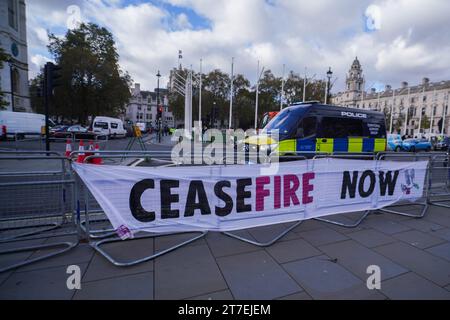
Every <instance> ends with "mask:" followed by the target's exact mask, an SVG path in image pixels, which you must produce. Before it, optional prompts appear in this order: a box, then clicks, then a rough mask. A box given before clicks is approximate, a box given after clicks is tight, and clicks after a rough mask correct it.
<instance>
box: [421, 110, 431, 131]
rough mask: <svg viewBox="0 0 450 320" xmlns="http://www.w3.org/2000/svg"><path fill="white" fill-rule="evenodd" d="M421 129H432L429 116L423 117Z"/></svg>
mask: <svg viewBox="0 0 450 320" xmlns="http://www.w3.org/2000/svg"><path fill="white" fill-rule="evenodd" d="M420 127H421V128H422V129H429V128H430V119H429V118H428V116H427V115H426V114H424V115H423V116H422V121H421V124H420Z"/></svg>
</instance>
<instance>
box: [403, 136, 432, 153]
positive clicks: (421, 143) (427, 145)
mask: <svg viewBox="0 0 450 320" xmlns="http://www.w3.org/2000/svg"><path fill="white" fill-rule="evenodd" d="M431 148H432V146H431V142H430V141H428V140H427V139H425V138H422V139H405V140H403V144H402V150H404V151H411V152H416V151H430V150H431Z"/></svg>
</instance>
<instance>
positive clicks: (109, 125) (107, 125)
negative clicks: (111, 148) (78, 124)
mask: <svg viewBox="0 0 450 320" xmlns="http://www.w3.org/2000/svg"><path fill="white" fill-rule="evenodd" d="M92 131H94V132H95V133H96V134H97V135H106V136H108V137H109V138H124V137H125V136H126V135H127V130H125V128H124V127H123V122H122V120H120V119H117V118H110V117H95V119H94V121H93V122H92Z"/></svg>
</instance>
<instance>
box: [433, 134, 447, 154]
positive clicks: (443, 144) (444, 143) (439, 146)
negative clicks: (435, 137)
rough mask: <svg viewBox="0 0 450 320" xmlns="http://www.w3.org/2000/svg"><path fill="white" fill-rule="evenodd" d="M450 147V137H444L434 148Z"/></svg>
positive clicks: (443, 148) (445, 148)
mask: <svg viewBox="0 0 450 320" xmlns="http://www.w3.org/2000/svg"><path fill="white" fill-rule="evenodd" d="M449 147H450V137H444V138H443V139H442V140H440V141H438V142H437V143H436V144H435V146H434V150H439V151H448V150H449Z"/></svg>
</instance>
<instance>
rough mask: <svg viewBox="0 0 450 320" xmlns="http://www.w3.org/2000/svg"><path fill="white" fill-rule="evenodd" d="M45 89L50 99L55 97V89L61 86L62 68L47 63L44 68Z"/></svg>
mask: <svg viewBox="0 0 450 320" xmlns="http://www.w3.org/2000/svg"><path fill="white" fill-rule="evenodd" d="M44 74H45V80H44V81H45V89H46V94H47V96H48V97H50V96H52V95H53V89H54V88H55V87H58V86H60V85H61V81H60V78H61V67H59V66H57V65H55V64H54V63H52V62H47V63H46V64H45V68H44Z"/></svg>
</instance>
